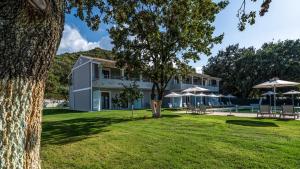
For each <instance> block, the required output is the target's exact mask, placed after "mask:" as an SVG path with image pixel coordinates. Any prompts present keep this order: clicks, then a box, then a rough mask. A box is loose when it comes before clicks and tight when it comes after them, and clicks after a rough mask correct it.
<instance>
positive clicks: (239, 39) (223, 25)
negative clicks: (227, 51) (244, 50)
mask: <svg viewBox="0 0 300 169" xmlns="http://www.w3.org/2000/svg"><path fill="white" fill-rule="evenodd" d="M241 1H242V0H238V1H237V0H231V1H230V4H229V5H228V6H227V7H226V8H225V9H224V10H223V11H221V12H220V13H219V14H218V15H217V17H216V20H215V22H214V25H215V27H216V30H215V34H216V35H218V34H221V33H223V32H224V34H225V36H224V39H223V42H222V44H219V45H216V46H214V48H213V49H212V53H213V54H212V56H213V55H215V54H216V53H217V52H218V51H219V50H221V49H224V48H225V47H226V46H228V45H230V44H235V43H239V44H240V46H245V47H248V46H254V47H256V48H259V47H260V46H261V45H262V44H263V43H264V42H270V41H278V40H285V39H298V38H300V10H299V6H300V1H299V0H284V1H283V0H273V1H272V3H271V6H270V9H269V12H268V13H266V15H265V16H264V17H257V19H256V23H255V25H253V26H247V28H246V30H245V31H243V32H240V31H239V30H238V29H237V24H238V19H237V18H236V13H237V10H238V8H239V6H240V5H241ZM261 2H262V0H258V2H257V3H256V4H253V3H250V0H248V4H247V9H248V10H250V9H257V10H258V9H259V5H260V3H261ZM107 28H108V26H107V25H104V24H103V25H101V26H100V28H99V30H98V31H91V30H90V29H89V28H88V27H87V26H86V24H85V23H84V22H82V21H80V20H79V19H78V18H75V17H74V16H72V15H67V16H66V23H65V30H64V33H63V38H62V41H61V44H60V48H59V50H58V53H64V52H75V51H81V50H89V49H92V48H95V47H101V48H104V49H111V48H112V45H111V43H110V42H111V40H110V38H109V35H108V33H107V31H106V30H107ZM207 59H208V56H205V55H203V56H202V57H201V60H200V61H198V62H196V63H191V65H192V66H193V67H196V68H201V67H202V66H203V65H205V64H206V63H207Z"/></svg>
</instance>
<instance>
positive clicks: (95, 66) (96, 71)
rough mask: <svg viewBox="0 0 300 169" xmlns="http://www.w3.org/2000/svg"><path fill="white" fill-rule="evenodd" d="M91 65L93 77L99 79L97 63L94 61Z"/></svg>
mask: <svg viewBox="0 0 300 169" xmlns="http://www.w3.org/2000/svg"><path fill="white" fill-rule="evenodd" d="M93 67H94V78H95V79H99V67H98V64H96V63H94V64H93Z"/></svg>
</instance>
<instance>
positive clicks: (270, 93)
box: [262, 91, 277, 96]
mask: <svg viewBox="0 0 300 169" xmlns="http://www.w3.org/2000/svg"><path fill="white" fill-rule="evenodd" d="M275 94H277V93H274V92H273V91H268V92H266V93H263V94H262V95H263V96H270V95H275Z"/></svg>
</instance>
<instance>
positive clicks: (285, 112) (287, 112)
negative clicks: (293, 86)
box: [280, 105, 299, 119]
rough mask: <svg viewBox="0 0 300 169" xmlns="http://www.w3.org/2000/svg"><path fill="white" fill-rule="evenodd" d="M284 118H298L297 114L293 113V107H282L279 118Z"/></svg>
mask: <svg viewBox="0 0 300 169" xmlns="http://www.w3.org/2000/svg"><path fill="white" fill-rule="evenodd" d="M285 116H294V119H296V118H299V114H298V113H296V112H295V110H294V106H293V105H282V112H281V113H280V118H281V117H283V118H285Z"/></svg>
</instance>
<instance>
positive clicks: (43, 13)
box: [0, 0, 220, 168]
mask: <svg viewBox="0 0 300 169" xmlns="http://www.w3.org/2000/svg"><path fill="white" fill-rule="evenodd" d="M105 2H107V3H108V4H105ZM150 2H151V1H150V0H149V1H132V2H131V1H124V2H123V1H121V0H116V1H115V2H114V1H113V0H107V1H102V0H88V1H85V0H1V1H0V31H1V34H0V53H1V57H0V168H40V160H39V158H40V157H39V149H40V134H41V109H42V102H43V95H44V88H45V79H46V78H47V74H48V70H49V66H50V64H51V62H52V60H53V57H54V55H55V53H56V51H57V48H58V45H59V42H60V39H61V35H62V31H63V25H64V16H65V13H72V14H74V15H75V16H77V17H79V18H80V19H81V20H84V21H85V22H86V23H87V25H88V26H89V27H91V28H92V29H97V28H98V26H99V23H100V20H101V17H102V16H101V15H102V12H103V10H104V8H103V7H104V6H105V5H113V6H114V5H116V6H117V8H114V9H121V10H122V11H117V10H113V11H111V12H113V13H116V15H114V18H117V19H121V18H123V17H124V18H125V19H126V18H127V17H126V15H127V14H128V11H131V10H132V9H133V7H134V6H132V5H135V4H138V3H142V4H143V3H145V4H149V3H150ZM152 2H153V4H157V5H158V6H160V5H163V6H165V7H166V6H167V5H168V4H170V5H171V7H170V8H165V9H168V10H167V11H166V12H168V14H172V13H173V14H176V15H172V16H168V15H163V16H168V17H166V19H162V20H161V21H162V22H165V24H166V25H168V27H169V28H171V29H170V30H173V29H174V28H175V29H174V30H175V32H173V31H171V32H170V31H169V35H170V36H173V35H172V34H173V33H175V35H176V34H177V33H176V31H180V32H183V34H182V35H184V36H182V38H183V39H187V38H188V36H191V37H193V36H196V37H199V36H202V37H210V36H211V32H212V31H213V29H212V27H210V21H211V20H213V18H214V14H215V13H217V12H218V11H219V7H220V6H218V5H216V4H214V3H212V2H211V1H208V0H205V1H199V2H197V1H195V2H194V1H187V2H185V1H163V0H161V1H159V0H156V1H155V0H153V1H152ZM174 2H179V3H178V4H177V5H176V4H175V3H174ZM191 2H193V3H191ZM122 5H124V6H123V7H120V6H122ZM184 5H187V6H186V7H185V6H184ZM126 7H128V8H127V9H126ZM145 7H146V6H145ZM187 7H190V8H191V11H195V12H196V13H195V15H193V14H192V13H191V12H189V11H190V9H189V8H187ZM196 7H199V8H198V9H197V8H196ZM106 9H107V10H110V9H112V8H111V6H108V7H107V8H106ZM169 9H171V10H169ZM182 10H183V11H182ZM136 12H137V11H134V13H133V14H135V13H136ZM161 12H164V11H161ZM177 13H178V15H177ZM162 14H163V13H162ZM184 14H187V18H185V16H184ZM130 16H131V15H130ZM153 16H155V15H153ZM196 16H200V18H199V20H198V22H199V23H200V24H197V21H195V20H193V22H191V23H190V24H185V23H184V22H182V21H189V20H188V18H190V19H195V17H196ZM145 17H146V18H147V17H148V18H149V19H151V16H147V14H146V15H145ZM170 17H173V18H170ZM108 18H109V17H108ZM108 18H105V19H108ZM203 19H204V20H203ZM166 21H167V22H169V23H167V22H166ZM194 21H195V22H194ZM208 21H209V22H208ZM117 22H119V21H117ZM143 22H146V20H143ZM173 24H174V28H172V27H173V26H172V25H173ZM124 26H125V25H124ZM144 26H151V23H150V22H149V24H145V25H144ZM178 26H180V28H181V29H179V30H176V27H178ZM166 28H167V27H166ZM207 28H208V30H207V31H203V32H202V31H199V29H201V30H202V29H207ZM150 29H151V28H150ZM159 29H162V30H167V29H165V28H164V27H159ZM193 29H197V31H198V33H199V34H193V33H189V31H188V30H193ZM197 31H192V32H197ZM152 35H153V34H152ZM152 35H151V36H152ZM157 35H160V34H157ZM165 37H167V36H162V38H165ZM157 39H159V38H157V37H155V39H152V41H153V40H157ZM180 39H181V38H180ZM192 39H195V38H192ZM170 40H174V39H170ZM180 41H181V40H180ZM213 41H215V42H217V41H219V38H203V40H200V43H199V45H195V46H194V45H192V46H189V45H187V44H185V40H183V41H182V42H180V45H183V46H189V48H187V51H191V52H190V54H191V53H193V50H194V49H193V48H202V52H203V51H204V53H208V49H209V48H207V45H208V44H210V43H213ZM157 42H159V41H157ZM194 43H195V42H194ZM177 44H179V43H177ZM159 45H160V44H159V43H157V45H156V46H159ZM196 46H198V47H196ZM172 48H173V47H172ZM179 48H181V47H179ZM205 48H206V49H205ZM162 49H164V50H165V49H167V50H166V52H169V51H170V50H169V49H168V47H166V46H163V48H162ZM178 50H179V49H176V51H178ZM156 53H157V51H156ZM173 55H174V54H173ZM183 56H184V57H183V59H185V58H191V56H188V54H187V55H183ZM197 58H198V57H196V59H197ZM165 59H168V58H165ZM166 66H167V67H170V65H166ZM179 66H180V64H179ZM180 67H183V66H180ZM160 69H162V68H160ZM166 78H167V79H168V78H169V77H166ZM156 80H157V79H156ZM160 91H161V90H160ZM159 93H160V94H159V95H160V97H161V95H162V93H161V92H159Z"/></svg>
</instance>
